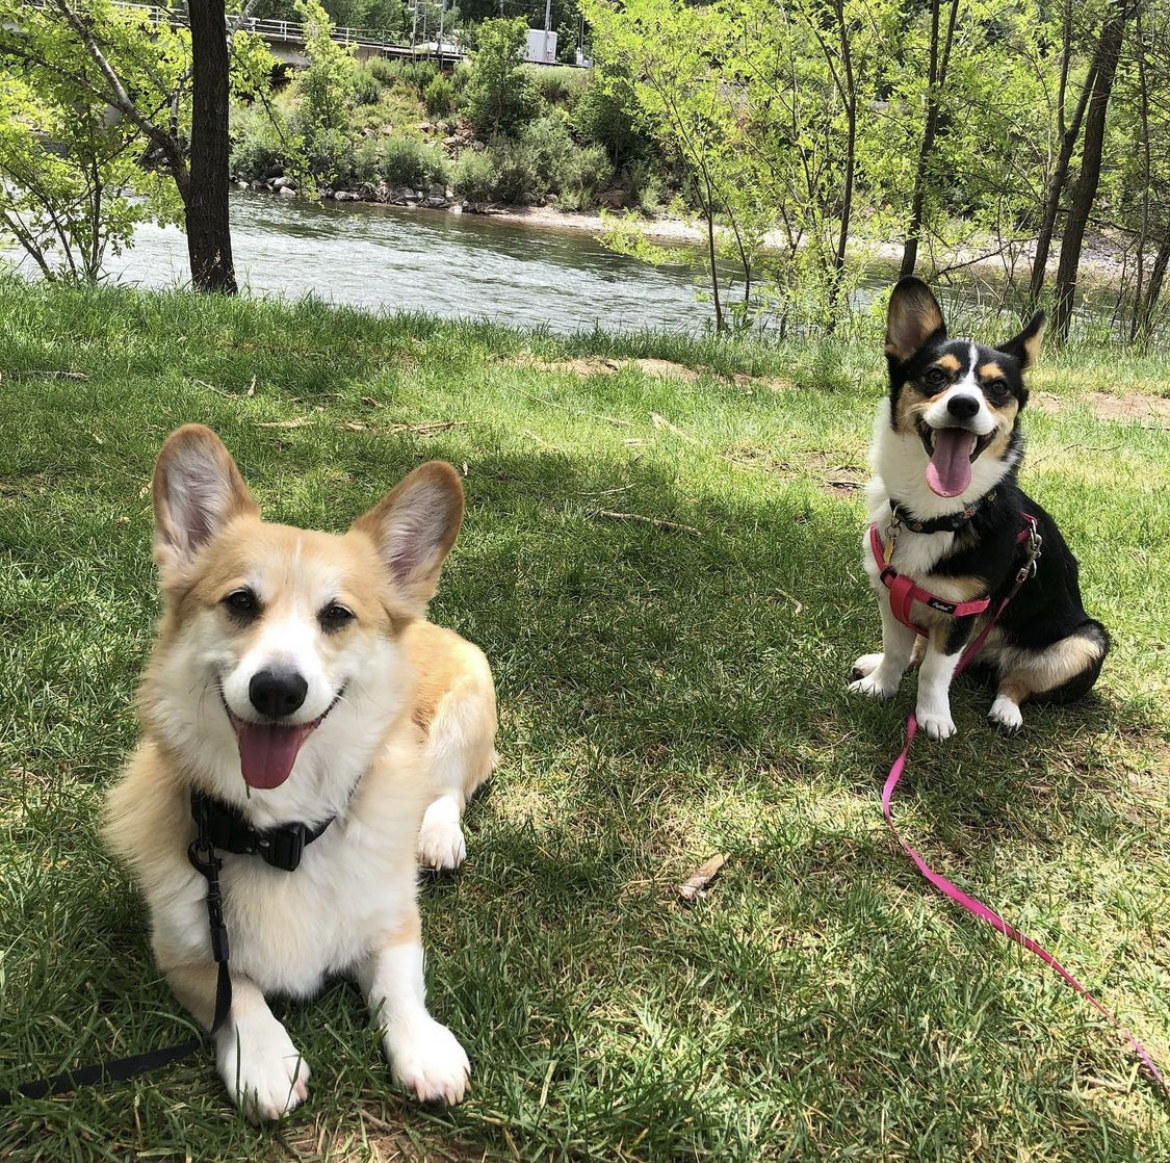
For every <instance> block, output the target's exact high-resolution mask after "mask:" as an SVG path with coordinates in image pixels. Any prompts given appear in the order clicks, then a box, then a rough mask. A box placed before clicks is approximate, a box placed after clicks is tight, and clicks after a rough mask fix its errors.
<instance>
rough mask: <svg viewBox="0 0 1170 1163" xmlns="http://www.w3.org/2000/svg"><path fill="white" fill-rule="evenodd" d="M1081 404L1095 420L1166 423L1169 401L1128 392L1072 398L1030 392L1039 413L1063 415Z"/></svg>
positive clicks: (1087, 394) (1100, 393)
mask: <svg viewBox="0 0 1170 1163" xmlns="http://www.w3.org/2000/svg"><path fill="white" fill-rule="evenodd" d="M1081 402H1084V403H1086V404H1088V405H1089V407H1090V408H1091V409H1092V410H1093V415H1094V416H1096V417H1097V419H1098V420H1150V419H1158V420H1170V398H1167V397H1165V396H1147V395H1144V394H1142V393H1140V392H1129V393H1128V394H1126V395H1124V396H1112V395H1110V394H1109V393H1108V392H1088V393H1086V394H1085V395H1078V396H1073V397H1066V396H1057V395H1055V394H1053V393H1052V392H1033V393H1032V403H1033V405H1034V406H1035V407H1037V408H1039V409H1040V411H1041V412H1063V411H1064V409H1065V408H1067V407H1069V406H1070V405H1071V404H1077V403H1081Z"/></svg>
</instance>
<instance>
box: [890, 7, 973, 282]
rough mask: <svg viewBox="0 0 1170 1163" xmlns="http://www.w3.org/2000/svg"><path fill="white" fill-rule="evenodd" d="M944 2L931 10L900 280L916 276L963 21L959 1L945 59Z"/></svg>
mask: <svg viewBox="0 0 1170 1163" xmlns="http://www.w3.org/2000/svg"><path fill="white" fill-rule="evenodd" d="M941 8H942V0H932V2H931V6H930V76H929V81H928V86H927V90H926V123H925V125H924V126H923V128H922V143H921V145H920V147H919V150H918V165H917V167H916V168H915V171H914V196H913V198H912V199H911V202H910V225H909V227H908V229H907V231H906V241H905V244H904V245H903V248H902V267H901V270H899V272H898V277H899V278H903V279H904V278H906V276H907V275H912V274H913V273H914V267H915V265H916V264H917V262H918V239H919V235H920V234H921V232H922V211H923V209H924V208H925V206H926V185H927V182H926V179H927V173H928V171H929V168H930V155H931V153H932V152H933V151H934V139H935V137H936V136H937V134H938V119H939V113H940V97H941V95H942V91H943V87H944V86H945V85H946V82H947V66H948V65H949V64H950V59H951V45H952V44H953V43H954V39H955V24H956V23H957V21H958V19H959V0H951V14H950V17H949V19H948V23H947V38H946V43H945V44H944V46H943V49H942V53H941V59H940V53H939V35H938V28H939V17H940V16H941Z"/></svg>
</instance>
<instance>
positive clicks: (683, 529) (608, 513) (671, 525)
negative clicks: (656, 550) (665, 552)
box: [589, 509, 703, 537]
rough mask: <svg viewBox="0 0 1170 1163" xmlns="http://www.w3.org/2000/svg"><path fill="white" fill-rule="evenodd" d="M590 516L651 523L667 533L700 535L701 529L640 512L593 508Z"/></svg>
mask: <svg viewBox="0 0 1170 1163" xmlns="http://www.w3.org/2000/svg"><path fill="white" fill-rule="evenodd" d="M589 516H590V517H604V518H605V519H606V520H608V521H636V522H637V523H638V524H639V525H653V526H654V528H655V529H663V530H665V531H666V532H668V533H689V534H690V535H691V536H692V537H702V536H703V533H702V530H700V529H696V528H695V527H694V526H693V525H683V524H681V523H680V522H678V521H666V520H663V519H662V518H661V517H643V516H642V514H641V513H615V512H613V511H612V510H610V509H593V510H591V511H590V513H589Z"/></svg>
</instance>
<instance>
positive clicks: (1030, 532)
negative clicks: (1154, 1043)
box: [869, 513, 1170, 1093]
mask: <svg viewBox="0 0 1170 1163" xmlns="http://www.w3.org/2000/svg"><path fill="white" fill-rule="evenodd" d="M1022 516H1023V518H1024V527H1023V529H1021V530H1020V534H1019V536H1018V537H1017V538H1016V540H1017V541H1018V542H1023V541H1028V542H1029V548H1028V557H1027V560H1026V561H1025V563H1024V565H1023V566H1022V567H1021V569H1020V570H1019V571H1018V572H1017V574H1016V582H1015V585H1014V587H1013V588H1012V590H1011V592H1010V593H1009V594H1008V595H1007V597H1005V598H1004V599H1003V601H1002V602H1000V604H999V607H998V609H996V611H995V613H994V614H993V615H992V617H991V619H990V621H989V622H988V623H987V625H986V626H984V628H983V629H982V630H981V631H980V633H979V636H978V637H977V638H976V639H975V640H974V641H973V642H972V643H971V644H970V646H968V647H967V649H966V650H964V651H963V656H962V658H960V659H959V665H958V666H957V667H955V675H956V677H957V676H958V675H960V674H962V673H963V671H964V670H965V669H966V668H967V665H968V663H970V661H971V660H972V659H973V658H974V657H975V655H976V654H978V653H979V650H980V648H981V647H982V646H983V643H984V642H985V641H986V640H987V636H988V635H989V634H990V633H991V630H992V628H993V627H994V626H995V624H996V622H998V621H999V616H1000V614H1002V613H1003V611H1004V608H1005V607H1006V606H1007V604H1008V602H1010V601H1011V600H1012V598H1013V597H1015V595H1016V593H1017V591H1018V590H1019V588H1020V586H1022V585H1023V584H1024V582H1026V581H1027V580H1028V578H1029V577H1031V576H1032V574H1033V573H1035V563H1036V558H1037V556H1038V555H1039V548H1040V544H1039V531H1038V527H1037V525H1038V523H1037V520H1036V518H1035V517H1033V516H1032V515H1031V514H1030V513H1024V514H1022ZM869 540H870V546H871V547H872V549H873V556H874V560H875V561H876V562H877V564H878V568H879V569H880V570H881V571H882V575H881V577H882V583H883V584H884V585H885V586H886V587H887V588H888V589H889V591H890V607H891V609H893V611H894V616H895V617H896V618H897V619H898V621H900V622H902V623H904V624H905V625H907V626H909V627H911V628H912V629H915V630H918V632H919V633H920V634H921V633H924V631H922V630H921V629H920V628H919V627H918V626H916V625H915V624H914V623H913V622H911V621H910V603H911V602H925V603H926V604H927V605H929V606H932V607H933V608H934V609H936V610H943V612H944V613H953V614H954V615H955V616H956V617H963V616H964V615H967V614H981V613H983V611H984V610H986V609H987V607H988V605H989V604H990V599H989V598H981V599H979V600H977V601H974V602H958V603H951V602H944V601H942V600H941V599H939V598H936V597H935V596H934V595H933V594H931V593H929V592H928V591H927V590H924V589H921V588H920V587H918V586H916V585H914V583H913V582H912V581H910V579H909V578H906V577H902V576H901V575H900V574H898V573H896V572H895V571H894V570H893V569H892V568H891V567H890V565H889V563H888V562H887V561H886V557H885V553H884V551H883V548H882V542H881V537H880V536H879V535H878V532H877V526H876V525H871V526H870V527H869ZM887 575H888V576H887ZM895 586H896V587H897V589H895ZM946 607H951V608H950V609H949V610H948V609H946ZM969 607H970V608H969ZM917 731H918V717H917V715H915V714H914V713H913V712H911V714H910V717H909V718H908V719H907V720H906V743H905V746H904V747H903V748H902V752H901V754H900V755H899V756H898V758H897V759H895V760H894V766H893V767H891V768H890V774H889V775H888V776H887V777H886V782H885V786H884V787H883V788H882V815H884V816H885V818H886V823H888V824H889V825H890V829H891V831H893V833H894V836H895V837H896V838H897V840H898V843H899V844H901V845H902V848H903V850H904V851H905V852H906V854H907V855H908V856H909V857H910V859H911V860H913V861H914V864H915V866H916V867H917V868H918V871H919V872H921V873H922V875H923V876H924V877H926V879H927V880H929V881H930V883H931V884H932V885H934V887H935V888H937V889H938V890H939V892H941V893H942V894H943V895H944V896H947V897H949V898H950V899H951V900H953V901H955V902H957V903H958V904H960V905H962V906H963V908H965V909H966V910H967V912H969V913H971V915H972V916H975V917H978V918H979V919H980V920H983V921H986V922H987V923H988V924H989V925H990V926H991V927H992V928H993V929H997V930H998V931H999V932H1001V933H1003V935H1004V936H1005V937H1010V938H1011V939H1012V940H1013V941H1015V942H1016V944H1018V945H1022V946H1023V947H1024V948H1025V949H1027V950H1028V952H1029V953H1034V954H1035V955H1036V956H1037V957H1039V958H1040V960H1041V961H1043V962H1044V963H1045V964H1047V965H1050V966H1051V967H1052V968H1053V969H1055V970H1056V972H1057V973H1059V974H1060V976H1061V977H1062V978H1064V980H1065V981H1067V982H1068V984H1069V985H1071V986H1072V987H1073V989H1074V990H1076V992H1077V993H1079V994H1080V995H1081V996H1082V997H1083V998H1085V1000H1086V1001H1088V1002H1089V1004H1090V1005H1092V1006H1093V1007H1094V1008H1095V1009H1096V1010H1097V1011H1098V1012H1099V1013H1101V1014H1103V1015H1104V1016H1105V1018H1106V1019H1107V1020H1108V1021H1109V1024H1110V1025H1111V1026H1113V1028H1114V1029H1115V1030H1117V1031H1119V1032H1120V1033H1121V1034H1122V1035H1123V1036H1124V1037H1125V1039H1126V1040H1127V1041H1128V1042H1129V1044H1130V1045H1131V1046H1132V1047H1133V1049H1134V1051H1135V1052H1136V1053H1137V1056H1138V1058H1140V1059H1141V1062H1142V1065H1143V1066H1145V1068H1146V1069H1147V1070H1148V1071H1149V1072H1150V1075H1151V1076H1152V1077H1153V1078H1154V1079H1155V1080H1156V1081H1157V1082H1158V1083H1160V1084H1161V1086H1162V1087H1163V1088H1164V1089H1165V1090H1166V1091H1167V1092H1168V1093H1170V1082H1167V1080H1166V1079H1165V1078H1164V1077H1163V1075H1162V1072H1161V1071H1160V1070H1159V1069H1158V1066H1157V1063H1155V1061H1154V1059H1153V1057H1152V1056H1151V1054H1150V1052H1149V1051H1148V1050H1147V1049H1146V1048H1145V1046H1143V1045H1142V1044H1141V1042H1139V1041H1138V1040H1137V1038H1135V1037H1134V1035H1133V1034H1131V1033H1130V1031H1129V1030H1127V1029H1126V1028H1125V1027H1124V1026H1123V1025H1122V1024H1121V1023H1120V1022H1119V1021H1118V1020H1117V1016H1116V1015H1115V1014H1114V1013H1113V1012H1112V1010H1110V1009H1108V1008H1107V1007H1106V1006H1105V1005H1103V1004H1102V1003H1101V1002H1099V1001H1098V1000H1097V999H1096V998H1095V997H1094V996H1093V995H1092V994H1091V993H1090V992H1089V991H1088V990H1087V989H1086V988H1085V987H1084V986H1083V985H1082V984H1081V983H1080V982H1079V981H1078V980H1077V979H1076V978H1075V977H1073V975H1072V974H1071V973H1069V971H1068V970H1067V969H1065V967H1064V966H1063V965H1061V963H1060V962H1059V961H1058V960H1057V959H1056V958H1055V957H1054V956H1053V955H1052V954H1051V953H1049V952H1048V950H1047V949H1045V948H1044V946H1043V945H1040V944H1039V943H1038V942H1036V941H1034V940H1033V939H1032V938H1031V937H1029V936H1028V935H1027V934H1026V933H1021V932H1020V931H1019V930H1018V929H1016V928H1014V927H1013V926H1012V925H1010V924H1008V922H1007V921H1005V920H1004V919H1003V917H1001V916H1000V915H999V914H998V913H997V912H995V911H994V910H993V909H990V908H988V907H987V905H985V904H984V903H983V902H982V901H981V900H977V899H976V898H975V897H973V896H970V895H969V894H967V893H965V892H964V891H963V890H962V889H961V888H959V886H958V885H957V884H955V883H953V882H952V881H950V880H948V879H947V878H946V877H945V876H943V875H942V874H941V873H939V872H935V871H934V869H933V868H931V867H930V865H929V864H927V863H926V861H925V860H924V859H923V858H922V856H921V855H919V853H918V851H917V850H916V849H915V848H913V847H912V846H911V845H910V844H909V843H907V841H906V840H904V839H903V838H902V835H901V833H900V832H899V831H898V828H897V826H896V825H895V824H894V817H893V812H892V810H891V808H890V801H891V800H892V799H893V796H894V789H895V788H896V787H897V786H898V781H899V780H900V779H901V778H902V774H903V772H904V771H905V770H906V760H907V758H908V757H909V755H910V745H911V744H912V743H913V742H914V736H915V734H916V733H917Z"/></svg>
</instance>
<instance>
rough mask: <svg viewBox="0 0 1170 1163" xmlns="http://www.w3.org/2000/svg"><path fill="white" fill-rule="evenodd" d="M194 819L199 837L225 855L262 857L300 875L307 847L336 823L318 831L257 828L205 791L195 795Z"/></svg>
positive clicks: (289, 826)
mask: <svg viewBox="0 0 1170 1163" xmlns="http://www.w3.org/2000/svg"><path fill="white" fill-rule="evenodd" d="M191 816H192V818H193V819H194V820H195V823H196V825H198V828H199V835H200V837H201V838H204V839H206V840H208V841H210V843H211V844H213V845H214V846H215V847H216V848H217V849H219V850H220V851H222V852H232V853H235V855H237V856H259V857H260V859H261V860H263V861H264V863H265V864H269V865H271V866H272V867H273V868H279V869H281V870H282V871H284V872H296V870H297V868H298V867H299V866H300V863H301V857H302V856H304V854H305V848H306V847H307V846H308V845H309V844H312V842H313V841H314V840H316V839H317V838H318V837H319V836H320V835H321V834H322V833H323V832H324V831H325V829H326V828H328V827H329V825H330V824H331V823H333V819H332V817H330V819H328V820H326V821H325V823H323V824H318V825H317V827H315V828H309V827H308V825H306V824H302V823H292V824H280V825H279V826H277V827H275V828H263V829H260V828H253V827H252V825H251V824H249V823H248V821H247V820H245V819H244V817H243V814H242V813H241V812H240V811H239V809H237V808H234V807H232V806H231V805H230V804H225V803H224V802H223V801H222V800H217V799H215V798H214V797H213V796H209V795H205V794H204V793H203V792H199V791H192V792H191Z"/></svg>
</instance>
